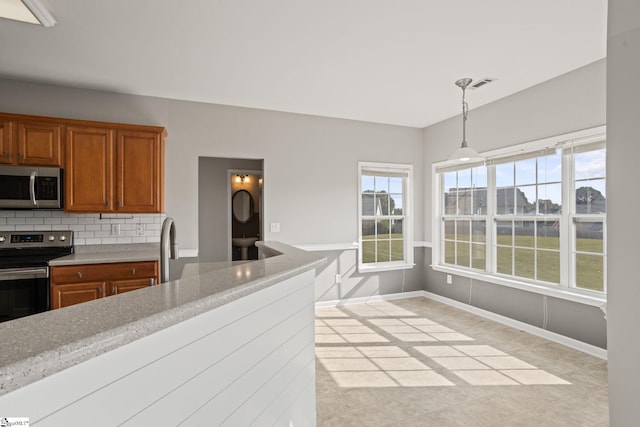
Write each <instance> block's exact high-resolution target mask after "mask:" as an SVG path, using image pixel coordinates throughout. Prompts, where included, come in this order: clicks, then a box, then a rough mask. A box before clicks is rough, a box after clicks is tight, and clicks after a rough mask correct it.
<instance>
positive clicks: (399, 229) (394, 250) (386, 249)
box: [358, 162, 413, 271]
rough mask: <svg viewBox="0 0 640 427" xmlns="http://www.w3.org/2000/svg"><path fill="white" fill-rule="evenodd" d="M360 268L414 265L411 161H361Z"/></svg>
mask: <svg viewBox="0 0 640 427" xmlns="http://www.w3.org/2000/svg"><path fill="white" fill-rule="evenodd" d="M358 172H359V173H358V174H359V191H358V193H359V194H360V196H359V203H358V211H359V213H360V214H359V236H358V237H359V238H358V240H359V243H360V251H359V255H358V257H359V260H358V265H359V270H361V271H372V270H392V269H398V268H408V267H412V266H413V231H412V228H413V227H412V221H413V218H412V200H411V194H412V191H411V181H412V178H413V167H412V166H411V165H399V164H387V163H365V162H359V163H358Z"/></svg>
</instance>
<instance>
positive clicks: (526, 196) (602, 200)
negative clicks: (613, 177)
mask: <svg viewBox="0 0 640 427" xmlns="http://www.w3.org/2000/svg"><path fill="white" fill-rule="evenodd" d="M485 155H486V156H487V159H488V160H487V161H486V163H485V164H479V165H478V164H476V165H451V164H447V163H441V164H437V165H434V183H435V185H436V187H435V190H436V199H435V200H438V203H437V206H435V208H436V209H435V211H436V215H434V221H435V222H434V238H435V239H436V240H435V241H436V242H438V244H437V245H434V250H433V266H434V268H438V267H446V268H449V269H451V268H453V269H457V270H460V271H461V272H463V273H464V272H467V275H469V276H470V277H474V276H473V274H475V273H477V274H480V275H482V276H483V279H484V280H487V276H490V277H494V278H495V280H496V283H505V284H511V283H515V282H517V283H518V284H520V285H525V286H526V285H527V284H534V285H544V286H546V287H548V288H556V289H559V288H563V289H565V290H570V291H572V292H577V293H580V292H586V294H588V293H589V292H597V293H599V294H601V295H602V294H604V293H606V271H605V269H606V185H605V184H606V167H605V159H606V146H605V135H604V128H597V129H593V130H588V131H583V132H578V133H575V134H571V135H564V136H560V137H557V138H550V139H547V140H544V141H536V142H532V143H527V144H522V145H520V146H516V147H510V148H508V149H503V150H496V151H494V152H490V153H485Z"/></svg>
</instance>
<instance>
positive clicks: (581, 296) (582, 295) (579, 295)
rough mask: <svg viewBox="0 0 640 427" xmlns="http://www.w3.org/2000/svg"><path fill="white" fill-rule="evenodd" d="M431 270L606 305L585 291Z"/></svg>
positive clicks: (451, 270)
mask: <svg viewBox="0 0 640 427" xmlns="http://www.w3.org/2000/svg"><path fill="white" fill-rule="evenodd" d="M431 268H432V269H433V270H435V271H439V272H442V273H448V274H455V275H457V276H462V277H467V278H469V279H475V280H482V281H483V282H487V283H493V284H495V285H501V286H507V287H510V288H515V289H520V290H523V291H527V292H532V293H537V294H541V295H547V296H550V297H554V298H558V299H563V300H567V301H573V302H577V303H580V304H585V305H591V306H594V307H600V308H602V307H603V306H606V303H607V297H606V295H603V296H599V295H594V294H591V293H588V292H587V291H585V292H582V291H580V290H573V289H568V288H560V287H558V288H554V287H551V286H545V285H536V284H534V283H527V282H522V281H519V280H513V279H507V278H504V277H499V276H494V275H492V274H487V273H479V272H477V271H470V270H463V269H459V268H453V267H448V266H443V265H431Z"/></svg>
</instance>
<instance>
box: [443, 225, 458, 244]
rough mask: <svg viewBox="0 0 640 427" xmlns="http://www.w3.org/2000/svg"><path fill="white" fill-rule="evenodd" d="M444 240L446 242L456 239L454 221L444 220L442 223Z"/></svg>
mask: <svg viewBox="0 0 640 427" xmlns="http://www.w3.org/2000/svg"><path fill="white" fill-rule="evenodd" d="M444 238H445V239H448V240H454V239H455V238H456V222H455V221H454V220H446V221H445V222H444Z"/></svg>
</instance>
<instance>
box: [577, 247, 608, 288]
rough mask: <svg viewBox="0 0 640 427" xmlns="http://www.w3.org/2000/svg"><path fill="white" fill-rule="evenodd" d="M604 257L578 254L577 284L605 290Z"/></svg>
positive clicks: (582, 286)
mask: <svg viewBox="0 0 640 427" xmlns="http://www.w3.org/2000/svg"><path fill="white" fill-rule="evenodd" d="M603 259H604V257H602V256H600V255H587V254H576V286H577V287H579V288H583V289H590V290H592V291H598V292H604V262H603Z"/></svg>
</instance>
